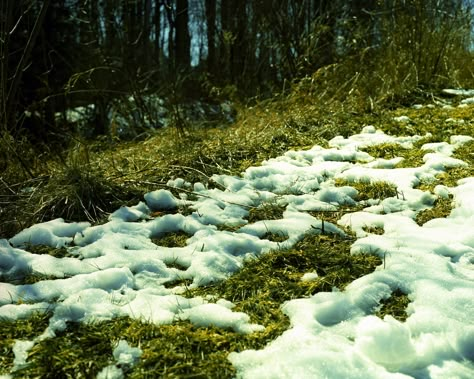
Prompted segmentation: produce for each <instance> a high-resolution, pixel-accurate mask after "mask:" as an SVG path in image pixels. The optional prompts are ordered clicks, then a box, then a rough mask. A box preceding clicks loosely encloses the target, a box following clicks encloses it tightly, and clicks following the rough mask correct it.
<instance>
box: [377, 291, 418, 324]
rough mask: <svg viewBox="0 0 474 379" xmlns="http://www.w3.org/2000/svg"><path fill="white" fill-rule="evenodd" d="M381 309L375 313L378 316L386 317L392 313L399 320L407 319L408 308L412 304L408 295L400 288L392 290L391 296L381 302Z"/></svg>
mask: <svg viewBox="0 0 474 379" xmlns="http://www.w3.org/2000/svg"><path fill="white" fill-rule="evenodd" d="M380 304H381V307H380V309H379V310H378V311H377V312H376V313H375V315H376V316H378V317H380V318H384V317H385V316H386V315H390V316H392V317H393V318H395V319H397V320H398V321H401V322H403V321H405V320H406V319H407V318H408V315H407V313H406V309H407V306H408V304H410V299H409V298H408V295H407V294H405V293H403V292H402V291H401V290H400V289H397V290H395V291H394V292H392V294H391V295H390V297H389V298H387V299H383V300H382V301H381V302H380Z"/></svg>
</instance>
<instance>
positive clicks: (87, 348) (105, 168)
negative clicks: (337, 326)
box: [0, 81, 474, 378]
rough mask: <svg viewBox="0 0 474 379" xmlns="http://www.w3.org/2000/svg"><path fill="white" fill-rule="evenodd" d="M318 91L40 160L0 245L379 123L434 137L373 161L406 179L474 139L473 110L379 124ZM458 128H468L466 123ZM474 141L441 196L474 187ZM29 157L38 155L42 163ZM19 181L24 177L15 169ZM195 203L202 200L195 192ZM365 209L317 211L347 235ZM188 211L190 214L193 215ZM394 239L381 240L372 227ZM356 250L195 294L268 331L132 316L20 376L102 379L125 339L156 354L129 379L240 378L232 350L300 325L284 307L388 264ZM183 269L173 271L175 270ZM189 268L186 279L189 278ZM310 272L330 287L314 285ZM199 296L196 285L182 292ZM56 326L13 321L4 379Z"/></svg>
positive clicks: (317, 247)
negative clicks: (348, 223)
mask: <svg viewBox="0 0 474 379" xmlns="http://www.w3.org/2000/svg"><path fill="white" fill-rule="evenodd" d="M311 86H312V84H311V83H310V82H308V83H306V82H304V81H303V82H302V83H300V84H299V85H298V86H296V88H295V90H294V92H293V93H292V94H290V95H287V96H286V95H285V96H280V97H279V98H275V99H272V100H268V101H263V102H260V103H259V104H257V105H255V106H253V107H241V109H240V116H239V119H238V121H237V122H236V124H234V125H232V126H213V127H208V128H200V127H196V128H193V127H191V128H189V130H188V131H187V134H188V135H187V137H185V138H184V139H183V138H182V137H180V136H178V134H177V133H176V131H175V130H173V129H166V130H161V131H159V132H158V133H157V134H156V135H154V136H152V137H151V138H149V139H147V140H145V141H142V142H134V143H132V142H124V143H121V144H106V143H104V142H91V143H87V144H82V145H80V146H79V147H74V148H72V149H71V150H70V151H69V153H68V154H65V156H64V157H63V158H62V159H59V158H54V159H53V157H49V158H48V159H46V158H45V161H46V162H41V160H38V159H37V158H35V162H36V163H35V173H36V174H37V176H36V177H35V178H34V179H31V178H30V179H28V178H25V177H24V176H22V175H20V173H19V172H18V168H15V167H14V166H13V165H12V164H10V165H9V166H8V167H7V168H6V171H5V172H4V173H3V174H2V177H1V180H0V205H1V206H0V212H1V214H0V216H1V217H0V218H1V221H0V236H2V237H9V236H12V235H13V234H15V233H16V232H18V231H20V230H22V229H23V228H25V227H27V226H30V225H32V224H34V223H37V222H39V221H41V220H46V219H49V218H54V217H63V218H65V219H66V220H70V221H73V220H80V221H83V220H84V219H89V220H90V221H91V222H92V223H100V222H102V221H103V220H104V219H105V217H106V216H107V214H108V213H109V212H111V211H113V210H115V209H117V208H118V206H120V205H123V204H136V203H137V202H138V201H140V200H143V194H144V193H145V192H147V191H149V190H154V189H156V188H158V187H159V188H163V186H166V183H167V181H168V180H169V179H173V178H178V177H180V178H183V179H185V180H186V181H188V182H190V183H194V182H202V183H204V184H205V185H206V186H208V187H209V188H212V187H217V186H218V184H217V183H215V182H214V180H213V178H212V175H214V174H228V175H239V174H240V173H241V172H242V171H244V170H245V169H246V168H248V167H250V166H255V165H259V164H261V162H262V161H263V160H265V159H268V158H271V157H275V156H278V155H280V154H282V153H283V152H285V151H287V150H288V149H305V148H311V147H312V146H313V145H314V144H320V145H322V146H328V140H329V139H331V138H333V137H335V136H336V135H343V136H349V135H351V134H354V133H357V132H359V131H360V130H361V128H362V127H363V126H364V125H368V124H371V125H374V126H376V127H377V128H378V129H381V130H383V131H385V132H386V133H389V134H394V135H413V134H419V135H424V134H425V133H432V135H433V137H432V138H426V139H423V140H421V141H420V142H419V143H418V144H416V146H415V148H414V149H403V148H401V147H400V146H399V145H393V144H384V145H381V146H377V147H371V148H367V149H365V151H367V152H368V153H370V154H371V155H373V156H374V157H377V158H386V159H390V158H393V157H395V156H401V157H403V158H404V161H403V162H402V163H400V166H399V167H416V166H419V165H420V164H421V163H422V158H423V155H424V153H425V152H423V151H421V149H420V147H421V145H422V144H423V143H426V142H437V141H448V140H449V137H450V136H451V135H453V134H467V135H471V136H474V132H473V130H474V121H473V120H474V117H472V116H473V114H474V107H472V106H470V107H467V108H454V109H442V108H439V107H438V108H434V109H430V108H422V109H420V110H415V109H411V108H405V107H404V108H398V109H388V108H378V109H375V110H372V111H371V112H366V111H363V110H361V109H362V108H363V107H362V108H361V107H360V106H358V105H357V104H354V103H353V99H348V101H347V102H342V101H338V100H337V99H333V100H332V101H330V102H329V103H324V104H321V103H319V102H318V99H319V98H318V97H317V95H312V94H311V91H312V88H313V87H311ZM401 115H407V116H408V117H409V118H410V119H411V122H410V123H407V124H400V123H398V122H396V121H394V120H393V118H394V117H396V116H401ZM448 118H452V119H457V120H463V122H458V123H453V122H448V121H446V120H447V119H448ZM472 151H474V143H468V144H465V145H464V146H463V147H461V148H460V149H458V150H457V151H456V152H455V153H454V157H456V158H459V159H462V160H464V161H465V162H467V163H468V166H466V167H461V168H453V169H449V170H447V171H446V173H444V174H442V175H439V176H438V177H437V182H436V183H430V184H429V188H428V187H427V189H428V190H433V186H434V185H437V184H444V185H446V186H454V185H456V182H457V180H459V179H461V178H464V177H466V176H473V175H474V171H473V170H474V156H473V154H472ZM25 156H28V157H32V159H33V157H34V154H32V153H31V152H30V153H28V154H26V153H25ZM15 170H17V171H15ZM337 184H338V185H341V186H342V185H349V186H353V187H355V188H356V189H357V190H358V191H359V193H358V195H357V198H356V199H355V200H357V201H363V200H368V199H371V198H374V199H383V198H387V197H396V196H398V194H397V191H396V188H394V186H393V185H391V184H389V183H385V182H375V183H365V182H358V183H349V182H345V181H338V182H337ZM191 195H192V194H191ZM360 207H361V205H360V204H359V205H356V206H352V207H342V208H341V209H339V210H338V211H336V212H311V214H312V215H313V216H315V217H317V218H319V219H322V220H324V221H327V222H332V223H335V222H336V221H337V220H338V219H339V218H340V217H341V216H342V215H343V214H345V213H350V212H354V211H357V210H360ZM451 207H452V204H451V200H450V199H446V200H444V199H438V200H437V201H436V203H435V205H434V207H433V208H432V209H429V210H426V211H423V212H420V213H419V215H418V216H417V222H418V223H419V224H424V223H425V222H427V221H428V220H429V219H432V218H437V217H446V215H448V214H449V212H450V210H451ZM284 210H285V207H284V206H282V205H279V204H277V203H265V204H262V205H261V206H260V207H257V208H252V209H250V211H249V216H248V222H249V223H253V222H257V221H261V220H276V219H281V218H282V215H283V212H284ZM178 211H179V212H183V213H187V212H189V209H186V208H183V209H180V210H178ZM367 231H368V232H370V233H374V234H382V233H383V230H382V229H380V228H374V229H370V230H369V229H368V230H367ZM188 238H189V236H188V235H186V234H185V233H168V234H166V235H163V236H161V237H160V238H157V239H155V240H154V241H153V242H154V243H155V244H157V245H159V246H167V247H179V246H184V245H185V244H186V240H187V239H188ZM265 238H269V239H271V240H273V241H281V240H282V239H284V237H283V236H281V235H278V234H271V233H269V234H268V235H267V236H265ZM351 243H352V240H350V239H342V238H340V237H338V236H333V235H324V234H323V235H307V236H305V238H303V240H301V241H300V242H298V243H297V244H296V245H295V246H294V247H293V248H291V249H288V250H285V251H272V252H269V253H267V254H264V255H262V256H261V257H259V258H255V259H251V260H248V261H247V262H245V264H244V266H243V268H242V269H241V270H240V271H238V272H237V273H235V274H234V275H232V276H231V277H230V278H228V280H226V281H224V282H221V283H217V284H215V285H213V286H209V287H203V288H197V289H193V290H189V289H188V290H187V292H186V293H185V294H186V295H187V296H198V295H199V296H208V297H209V298H210V299H215V300H217V299H220V298H225V299H228V300H230V301H232V302H233V303H234V304H235V308H234V310H235V311H241V312H246V313H247V314H248V315H249V316H250V318H251V321H252V322H255V323H259V324H261V325H264V326H265V331H263V332H260V333H253V334H250V335H240V334H237V333H235V332H233V331H230V330H223V329H219V328H215V327H208V328H201V327H196V326H194V325H192V324H190V323H189V322H185V321H179V322H175V323H173V324H171V325H161V326H156V325H151V324H149V323H147V322H145V321H144V320H132V319H129V318H119V319H114V320H112V321H104V322H96V323H92V324H75V323H71V324H69V325H68V328H67V329H66V330H65V331H64V332H62V333H60V334H59V335H58V336H57V337H56V338H54V340H46V341H43V342H40V343H38V344H36V345H35V347H34V348H33V350H32V351H31V353H30V356H29V357H28V362H30V363H31V364H30V365H29V366H28V367H26V368H25V369H23V370H21V371H19V372H16V373H14V377H22V378H23V377H24V378H33V377H45V378H47V377H74V378H75V377H93V376H95V375H96V374H97V373H98V372H99V371H100V369H101V368H102V367H105V366H107V365H109V364H111V363H113V357H112V351H113V345H114V343H116V342H117V341H118V340H119V339H121V338H123V339H126V340H127V341H128V342H129V343H130V344H131V345H132V346H139V347H140V348H141V349H142V350H143V355H142V359H141V360H140V362H139V363H138V365H137V366H136V367H134V368H133V369H132V370H130V371H129V372H127V375H128V377H130V378H143V377H148V376H153V377H166V378H186V377H193V378H199V377H202V378H214V377H215V378H228V377H233V376H234V375H235V371H234V368H233V367H232V366H231V365H230V362H229V361H228V360H227V355H228V353H229V352H232V351H242V350H245V349H261V348H263V347H264V346H265V345H266V344H267V343H269V342H271V341H272V340H274V339H275V338H277V337H278V336H279V335H281V334H282V333H283V332H284V331H285V330H287V329H288V327H289V320H288V318H287V317H286V316H285V315H284V314H283V313H282V312H281V308H280V307H281V304H282V303H283V302H285V301H288V300H291V299H295V298H301V297H308V296H311V295H313V294H315V293H318V292H320V291H331V290H332V289H333V288H334V287H337V288H339V289H340V290H344V288H345V287H346V286H347V285H348V284H349V283H351V282H352V281H354V280H355V279H357V278H359V277H361V276H363V275H367V274H368V273H370V272H372V271H373V270H374V269H375V267H377V266H378V265H380V264H382V262H381V260H380V259H379V258H377V257H375V256H373V255H363V254H361V255H355V256H352V255H351V254H350V246H351ZM28 251H30V252H33V253H35V254H50V255H52V256H56V257H67V256H68V253H67V251H65V250H64V249H51V248H46V247H42V246H35V247H29V248H28ZM169 265H170V266H172V265H173V263H170V264H169ZM176 268H183V267H178V266H176ZM308 272H317V273H318V275H319V276H318V278H317V279H315V280H312V281H301V278H302V276H303V275H304V274H305V273H308ZM27 274H28V273H25V277H24V278H20V279H19V280H20V281H21V282H22V283H27V282H28V283H30V282H35V281H38V280H43V279H44V278H41V277H36V278H35V277H34V273H30V274H31V275H32V277H28V275H27ZM178 284H182V285H183V286H184V287H186V285H187V284H188V282H186V281H182V282H181V283H178V282H175V283H171V284H170V285H172V286H175V285H178ZM408 302H409V299H408V297H407V295H406V294H403V293H402V292H400V291H395V292H394V293H392V295H391V296H390V297H389V298H388V299H385V300H383V301H382V302H381V304H380V308H379V309H378V310H377V311H376V315H377V316H379V317H384V316H385V315H387V314H390V315H392V316H393V317H395V318H397V319H398V320H400V321H403V320H405V319H406V317H407V315H406V306H407V304H408ZM47 323H48V314H46V315H40V314H36V315H34V316H33V317H31V318H29V319H28V320H20V321H17V322H14V323H12V322H7V321H0V352H1V354H0V374H2V373H7V372H9V371H10V369H11V366H12V363H13V353H12V346H13V343H14V340H15V339H32V338H34V337H36V336H38V335H40V334H41V333H42V332H43V330H44V329H45V328H46V326H47Z"/></svg>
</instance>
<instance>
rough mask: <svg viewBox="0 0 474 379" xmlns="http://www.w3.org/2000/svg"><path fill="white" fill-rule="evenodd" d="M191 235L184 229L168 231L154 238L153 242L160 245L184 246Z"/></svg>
mask: <svg viewBox="0 0 474 379" xmlns="http://www.w3.org/2000/svg"><path fill="white" fill-rule="evenodd" d="M188 239H189V235H188V234H186V233H185V232H183V231H179V232H172V233H166V234H163V235H162V236H160V237H159V238H153V239H152V242H153V243H154V244H156V245H158V246H164V247H184V246H186V241H187V240H188Z"/></svg>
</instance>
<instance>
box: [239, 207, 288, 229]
mask: <svg viewBox="0 0 474 379" xmlns="http://www.w3.org/2000/svg"><path fill="white" fill-rule="evenodd" d="M285 209H286V206H283V205H280V204H277V203H263V204H262V205H260V206H258V207H255V208H251V209H250V211H249V215H248V222H249V223H250V224H253V223H254V222H257V221H261V220H280V219H282V218H283V212H284V211H285Z"/></svg>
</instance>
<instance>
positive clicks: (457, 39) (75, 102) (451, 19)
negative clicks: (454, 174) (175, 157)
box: [0, 0, 472, 138]
mask: <svg viewBox="0 0 474 379" xmlns="http://www.w3.org/2000/svg"><path fill="white" fill-rule="evenodd" d="M0 17H1V18H0V20H1V26H0V70H1V79H0V107H1V122H0V126H1V129H2V131H3V132H4V133H8V134H9V135H11V136H13V138H15V137H16V136H17V135H19V134H21V131H22V130H23V129H24V126H25V125H26V121H27V120H26V119H27V115H30V114H38V115H40V117H39V118H38V119H37V120H36V122H37V123H38V125H35V126H34V127H35V128H45V129H47V130H49V131H51V130H53V131H54V130H56V128H57V122H58V121H57V117H56V116H55V114H57V113H58V112H64V111H65V110H66V109H67V108H71V107H76V106H79V105H86V104H94V105H95V109H96V113H97V120H96V126H95V128H96V134H101V133H104V131H105V128H106V125H107V120H105V119H104V118H105V115H106V113H107V112H106V110H107V107H108V104H109V103H110V101H112V100H113V99H115V98H117V97H121V96H130V95H135V99H136V101H138V100H137V99H139V96H136V95H138V94H143V93H158V92H160V93H163V94H165V96H168V95H169V94H173V96H175V97H176V98H177V99H178V100H176V101H181V100H184V99H186V98H188V97H199V98H206V97H207V98H213V97H221V98H229V97H236V96H238V97H240V98H242V97H252V96H260V97H261V96H264V97H265V96H269V95H271V94H272V93H274V92H281V91H282V90H283V89H284V88H287V87H285V86H286V83H291V82H292V81H294V80H298V79H301V78H303V77H307V76H311V75H313V73H315V72H317V71H318V70H319V69H321V68H325V67H331V66H330V65H333V64H340V63H344V62H351V65H352V66H351V70H352V72H351V74H350V75H352V76H350V77H351V78H353V75H354V72H361V70H364V69H366V70H369V71H372V72H373V75H372V76H373V77H374V78H376V77H377V73H376V71H377V69H376V68H374V65H380V64H381V65H384V66H385V67H384V69H386V70H387V72H386V73H385V74H386V76H384V73H381V74H380V75H379V76H378V77H379V79H380V82H379V83H376V84H377V85H376V86H378V87H380V88H381V87H383V86H385V87H386V88H385V89H384V91H391V90H392V89H393V88H397V87H396V86H397V83H391V82H390V83H389V82H388V80H389V79H388V78H389V77H390V78H394V79H390V80H395V79H396V80H398V81H399V83H398V85H401V84H400V83H402V82H403V83H407V82H409V83H411V84H410V85H411V86H420V85H426V86H432V85H438V84H448V83H449V84H461V82H458V83H454V82H453V80H454V81H456V80H457V81H459V80H461V79H462V78H464V77H465V76H466V75H467V76H469V75H471V77H470V78H471V80H472V72H470V71H469V68H468V69H467V70H468V71H466V65H465V62H466V59H471V60H472V55H471V48H472V39H471V9H470V6H469V3H467V2H466V1H463V0H449V1H446V0H444V1H440V0H404V1H400V0H385V1H364V0H350V1H347V0H344V1H343V0H334V1H324V0H300V1H293V0H278V1H276V0H249V1H234V0H159V1H158V0H107V1H103V0H87V1H83V0H80V1H79V0H44V1H35V0H3V1H2V2H1V5H0ZM384 62H385V63H384ZM453 62H454V63H453ZM456 62H458V64H457V66H456ZM459 62H462V63H459ZM467 66H469V65H467ZM471 67H472V66H471ZM461 68H463V69H461ZM378 70H380V69H378ZM456 70H458V71H459V72H455V71H456ZM460 71H463V72H462V73H460ZM465 71H466V72H465ZM346 73H347V72H346ZM454 74H456V75H457V76H456V77H454ZM463 75H464V76H463ZM365 87H366V90H367V91H368V93H367V94H366V95H367V96H373V97H376V96H378V95H379V94H378V93H374V92H372V93H370V91H374V89H373V88H374V83H367V85H366V86H365ZM35 112H36V113H35ZM29 122H31V120H30V121H29Z"/></svg>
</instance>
